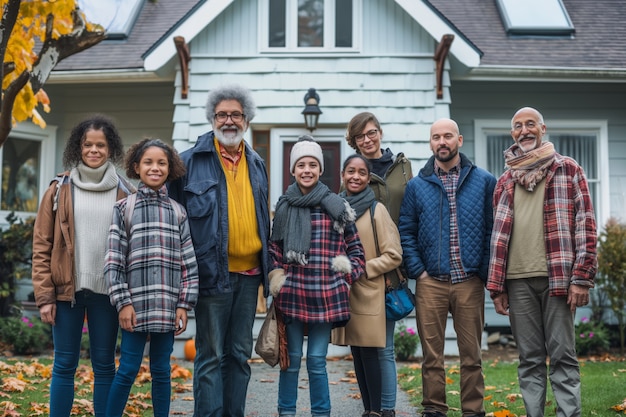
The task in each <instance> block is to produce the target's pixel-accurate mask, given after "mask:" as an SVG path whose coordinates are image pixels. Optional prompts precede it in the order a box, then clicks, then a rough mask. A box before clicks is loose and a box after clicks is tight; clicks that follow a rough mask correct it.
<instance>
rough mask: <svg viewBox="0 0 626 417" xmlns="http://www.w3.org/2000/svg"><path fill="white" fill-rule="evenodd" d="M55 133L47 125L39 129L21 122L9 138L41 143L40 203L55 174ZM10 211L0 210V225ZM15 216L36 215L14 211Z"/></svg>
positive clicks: (0, 196)
mask: <svg viewBox="0 0 626 417" xmlns="http://www.w3.org/2000/svg"><path fill="white" fill-rule="evenodd" d="M56 132H57V127H56V126H51V125H48V126H46V127H45V128H43V129H42V128H41V127H39V126H37V125H35V124H33V123H31V122H23V123H20V124H18V125H17V126H15V127H14V128H13V129H12V130H11V133H9V137H11V138H15V139H26V140H34V141H39V142H41V156H40V161H39V163H40V168H39V196H38V200H39V201H41V199H42V198H43V195H44V193H45V192H46V190H47V189H48V184H49V183H50V180H52V178H53V177H54V174H55V171H54V170H55V165H54V158H55V154H56ZM3 149H4V148H3V147H2V148H0V161H1V160H2V158H3ZM1 179H2V172H0V180H1ZM1 198H2V188H0V199H1ZM10 212H11V211H10V210H0V224H4V223H5V218H6V216H7V215H8V214H9V213H10ZM15 214H16V216H17V217H18V218H21V219H23V220H25V219H27V218H28V217H32V216H34V215H36V214H37V213H36V212H29V211H16V212H15Z"/></svg>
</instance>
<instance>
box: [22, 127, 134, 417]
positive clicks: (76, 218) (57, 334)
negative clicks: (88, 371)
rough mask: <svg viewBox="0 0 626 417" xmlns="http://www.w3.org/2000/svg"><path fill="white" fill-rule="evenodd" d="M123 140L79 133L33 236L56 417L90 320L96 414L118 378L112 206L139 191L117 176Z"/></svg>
mask: <svg viewBox="0 0 626 417" xmlns="http://www.w3.org/2000/svg"><path fill="white" fill-rule="evenodd" d="M122 157H123V145H122V140H121V138H120V136H119V134H118V132H117V129H116V127H115V125H114V124H113V122H112V121H111V120H110V119H109V118H108V117H106V116H102V115H94V116H92V117H89V118H87V119H85V120H83V121H82V122H80V123H79V124H78V125H76V126H75V127H74V128H73V129H72V132H71V134H70V137H69V139H68V141H67V145H66V146H65V151H64V153H63V164H64V165H65V168H66V169H68V171H66V172H64V173H62V174H59V175H58V176H57V177H56V178H55V179H54V180H53V181H52V182H51V184H50V187H49V188H48V190H47V191H46V192H45V194H44V196H43V199H42V200H41V204H40V205H39V211H38V213H37V219H36V220H35V227H34V234H33V263H32V264H33V286H34V290H35V301H36V303H37V307H38V308H39V313H40V315H41V319H42V321H43V322H44V323H48V324H51V325H52V336H53V341H54V365H53V369H52V381H51V383H50V416H52V417H67V416H69V415H70V413H71V410H72V403H73V400H74V375H75V373H76V368H77V366H78V360H79V358H80V344H81V338H82V335H83V326H84V322H85V319H86V318H87V319H88V328H89V353H90V355H91V364H92V367H93V372H94V395H93V402H94V411H95V414H96V416H103V415H104V413H105V407H106V401H107V397H108V394H109V390H110V388H111V383H112V381H113V377H114V376H115V345H116V342H117V329H118V327H119V326H118V321H117V312H116V311H115V307H113V306H112V305H111V303H110V302H109V297H108V295H107V285H106V282H105V280H104V273H103V271H104V255H105V252H106V243H107V236H108V231H109V225H110V224H111V218H112V213H113V205H114V204H115V202H116V201H117V200H119V199H121V198H123V197H126V196H127V195H128V194H130V193H131V192H132V191H134V187H132V186H131V185H130V184H129V183H128V182H127V181H126V180H124V179H123V178H122V177H120V176H118V174H117V172H116V169H115V164H116V163H117V162H119V161H120V160H121V159H122Z"/></svg>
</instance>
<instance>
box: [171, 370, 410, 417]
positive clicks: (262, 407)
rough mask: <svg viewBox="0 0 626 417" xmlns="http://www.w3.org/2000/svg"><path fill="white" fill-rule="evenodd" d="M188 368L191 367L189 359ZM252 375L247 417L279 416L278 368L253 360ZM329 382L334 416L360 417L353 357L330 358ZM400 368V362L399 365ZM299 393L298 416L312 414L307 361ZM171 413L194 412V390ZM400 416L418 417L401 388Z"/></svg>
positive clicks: (179, 396) (174, 403)
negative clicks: (277, 408) (348, 358)
mask: <svg viewBox="0 0 626 417" xmlns="http://www.w3.org/2000/svg"><path fill="white" fill-rule="evenodd" d="M184 366H185V367H188V368H192V367H193V365H192V364H191V363H189V362H187V363H185V364H184ZM250 366H251V368H252V378H251V379H250V385H249V386H248V396H247V399H246V416H247V417H274V416H278V412H277V410H276V404H277V402H278V379H279V368H278V366H277V367H275V368H271V367H270V366H269V365H266V364H265V363H263V362H260V361H253V362H252V363H251V364H250ZM327 367H328V381H329V385H330V398H331V407H332V417H359V416H360V415H361V413H362V412H363V405H362V402H361V399H360V394H359V387H358V385H357V383H356V379H355V377H354V366H353V365H352V361H351V360H346V359H329V360H328V362H327ZM398 367H401V364H398ZM299 388H300V390H299V392H298V414H297V415H298V416H299V417H300V416H302V417H304V416H310V415H311V408H310V402H309V385H308V376H307V373H306V363H303V364H302V367H301V368H300V385H299ZM170 415H188V416H191V415H193V393H191V392H187V393H181V394H177V395H176V398H175V399H174V400H173V401H172V405H171V410H170ZM396 415H397V416H399V417H400V416H402V417H404V416H415V415H417V409H416V408H415V407H412V406H411V405H410V402H409V397H408V395H407V394H406V393H405V392H404V391H402V390H401V389H400V387H398V398H397V405H396Z"/></svg>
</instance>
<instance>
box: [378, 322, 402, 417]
mask: <svg viewBox="0 0 626 417" xmlns="http://www.w3.org/2000/svg"><path fill="white" fill-rule="evenodd" d="M395 328H396V322H395V321H393V320H387V328H386V338H387V340H386V342H385V347H384V348H378V361H379V362H380V375H381V377H382V391H381V402H380V406H381V409H382V410H393V409H395V408H396V390H397V389H398V375H397V372H396V353H395V352H394V348H393V333H394V331H395Z"/></svg>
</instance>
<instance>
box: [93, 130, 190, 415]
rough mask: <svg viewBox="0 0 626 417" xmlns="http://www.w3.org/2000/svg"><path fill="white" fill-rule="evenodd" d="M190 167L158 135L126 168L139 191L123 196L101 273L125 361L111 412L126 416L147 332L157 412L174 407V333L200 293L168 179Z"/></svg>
mask: <svg viewBox="0 0 626 417" xmlns="http://www.w3.org/2000/svg"><path fill="white" fill-rule="evenodd" d="M184 172H185V166H184V165H183V163H182V161H181V160H180V158H179V156H178V154H177V153H176V151H174V149H172V148H171V147H170V146H168V145H166V144H165V143H163V142H162V141H160V140H158V139H145V140H143V141H141V142H139V143H137V144H135V145H133V146H132V147H131V148H130V149H129V150H128V153H127V155H126V174H127V175H128V177H129V178H135V179H137V178H138V179H140V181H141V182H140V184H139V190H138V191H137V194H134V195H131V196H130V197H128V198H126V199H123V200H120V201H118V202H117V203H116V204H115V206H114V209H113V221H112V224H111V228H110V230H109V244H108V252H107V255H106V260H105V268H104V275H105V278H106V279H107V281H108V283H109V298H110V300H111V304H113V305H114V306H115V307H116V308H117V311H118V315H119V322H120V327H121V328H122V345H121V356H120V366H119V368H118V370H117V374H116V375H115V379H114V380H113V385H112V386H111V391H110V392H109V399H108V402H107V413H106V415H107V416H109V417H121V416H122V413H123V412H124V408H125V406H126V401H127V399H128V395H129V393H130V389H131V386H132V384H133V382H134V380H135V377H136V376H137V373H138V372H139V367H140V366H141V361H142V359H143V351H144V347H145V343H146V341H147V340H148V337H149V338H150V372H151V374H152V404H153V407H154V415H155V417H156V416H160V417H167V416H168V415H169V409H170V394H171V379H170V355H171V353H172V349H173V345H174V336H175V335H178V334H181V333H182V332H184V331H185V329H186V328H187V311H188V310H191V309H192V308H193V307H194V305H195V304H196V300H197V298H198V266H197V263H196V257H195V253H194V248H193V244H192V241H191V234H190V231H189V223H188V221H187V214H186V212H185V210H184V208H183V207H182V206H181V205H180V204H178V203H177V202H175V201H174V200H172V199H170V198H169V197H168V196H167V188H166V187H165V185H164V184H165V182H166V181H168V180H173V179H176V178H179V177H180V176H182V175H183V174H184Z"/></svg>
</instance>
